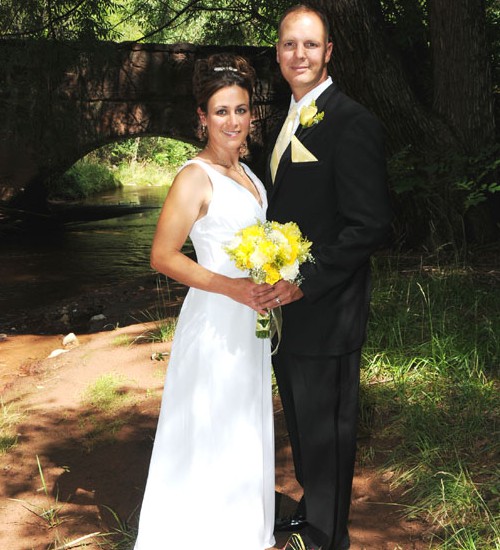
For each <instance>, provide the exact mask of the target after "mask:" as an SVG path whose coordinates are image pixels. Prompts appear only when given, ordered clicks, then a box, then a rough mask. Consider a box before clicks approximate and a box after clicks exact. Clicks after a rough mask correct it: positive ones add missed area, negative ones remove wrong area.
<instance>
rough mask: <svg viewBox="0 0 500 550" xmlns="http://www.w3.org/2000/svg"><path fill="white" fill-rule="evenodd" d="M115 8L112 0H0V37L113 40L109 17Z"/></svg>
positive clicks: (114, 34)
mask: <svg viewBox="0 0 500 550" xmlns="http://www.w3.org/2000/svg"><path fill="white" fill-rule="evenodd" d="M119 7H120V4H119V3H118V2H116V1H114V0H105V1H102V0H85V1H83V2H82V1H81V0H52V1H50V2H48V1H47V0H23V2H19V1H18V0H2V3H1V4H0V28H1V34H0V38H26V37H30V38H48V39H51V40H75V39H76V40H83V41H85V40H89V41H92V40H99V39H113V38H116V37H117V34H116V32H115V30H114V29H113V27H112V25H111V23H110V19H109V18H110V16H111V15H112V14H113V13H114V12H115V11H116V10H117V9H119Z"/></svg>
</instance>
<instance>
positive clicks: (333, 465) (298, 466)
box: [273, 350, 361, 550]
mask: <svg viewBox="0 0 500 550" xmlns="http://www.w3.org/2000/svg"><path fill="white" fill-rule="evenodd" d="M360 358H361V350H356V351H354V352H352V353H349V354H347V355H341V356H326V357H325V356H317V357H316V356H304V355H297V354H294V353H287V352H286V351H280V352H279V353H278V354H277V356H275V357H274V358H273V359H274V360H273V365H274V371H275V374H276V381H277V383H278V387H279V390H280V395H281V400H282V403H283V409H284V413H285V419H286V422H287V428H288V432H289V435H290V442H291V445H292V452H293V460H294V466H295V473H296V477H297V481H298V482H299V483H300V484H301V485H302V487H303V489H304V498H305V507H306V515H307V521H308V523H309V528H308V529H309V533H308V534H309V536H310V537H311V538H312V540H313V541H314V542H315V543H316V544H318V545H321V546H322V547H323V549H324V550H345V549H346V548H349V535H348V530H347V521H348V517H349V507H350V503H351V489H352V479H353V475H354V460H355V457H356V427H357V416H358V394H359V366H360Z"/></svg>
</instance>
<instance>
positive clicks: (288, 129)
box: [271, 106, 297, 183]
mask: <svg viewBox="0 0 500 550" xmlns="http://www.w3.org/2000/svg"><path fill="white" fill-rule="evenodd" d="M296 117H297V107H295V106H293V107H292V108H291V109H290V112H289V113H288V116H287V117H286V119H285V122H284V123H283V126H282V128H281V131H280V133H279V135H278V139H277V140H276V144H275V146H274V149H273V153H272V155H271V178H272V181H273V183H274V178H275V177H276V172H277V171H278V165H279V163H280V159H281V156H282V155H283V153H284V152H285V149H286V148H287V147H288V144H289V143H290V140H291V139H292V132H293V126H294V123H295V119H296Z"/></svg>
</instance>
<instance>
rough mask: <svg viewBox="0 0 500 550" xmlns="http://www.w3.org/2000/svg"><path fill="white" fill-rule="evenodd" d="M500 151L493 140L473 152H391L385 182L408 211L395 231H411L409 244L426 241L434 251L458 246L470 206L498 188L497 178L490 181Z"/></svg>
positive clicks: (499, 162)
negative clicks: (401, 225) (424, 223)
mask: <svg viewBox="0 0 500 550" xmlns="http://www.w3.org/2000/svg"><path fill="white" fill-rule="evenodd" d="M499 152H500V146H499V145H495V146H493V147H490V148H487V149H484V150H483V151H482V152H481V154H479V155H477V156H474V157H469V156H465V155H460V154H458V153H456V152H450V153H448V154H447V155H446V156H443V155H440V156H437V155H434V154H432V153H428V154H427V155H425V156H424V154H422V153H417V152H416V151H415V150H414V149H413V148H411V147H407V148H406V149H404V150H402V151H400V152H398V153H397V154H395V155H393V156H392V157H391V158H390V159H389V161H388V171H389V185H390V187H391V189H392V190H393V191H394V193H395V194H396V201H397V202H398V204H399V205H400V207H401V209H402V211H404V212H405V214H406V216H405V219H404V220H399V222H400V223H402V224H404V227H399V228H398V231H397V232H398V234H399V235H403V238H407V237H408V235H410V238H409V242H410V243H411V242H412V240H413V241H415V242H420V243H421V242H424V243H425V245H426V246H427V248H429V249H432V250H437V249H439V248H440V247H442V246H444V245H451V246H452V247H453V248H455V249H456V250H458V249H460V248H461V246H462V245H463V243H464V241H465V231H466V228H467V221H468V220H469V217H468V216H469V214H470V213H471V211H472V209H474V208H475V207H477V206H479V205H481V204H482V203H484V202H485V201H486V200H487V198H488V197H489V196H491V195H492V194H494V193H497V192H499V191H500V182H498V181H494V179H495V176H496V175H497V173H498V168H499V166H500V159H499V155H498V154H499ZM422 220H425V221H426V224H427V227H426V228H424V227H423V224H422ZM415 232H416V233H415ZM425 233H427V236H426V235H425ZM415 234H416V235H417V237H416V238H414V239H412V238H411V235H415Z"/></svg>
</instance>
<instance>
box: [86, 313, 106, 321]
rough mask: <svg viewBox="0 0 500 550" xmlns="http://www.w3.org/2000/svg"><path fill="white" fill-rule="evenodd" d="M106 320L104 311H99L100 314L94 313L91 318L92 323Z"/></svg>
mask: <svg viewBox="0 0 500 550" xmlns="http://www.w3.org/2000/svg"><path fill="white" fill-rule="evenodd" d="M105 320H106V315H103V314H102V313H99V315H94V316H93V317H91V318H90V322H91V323H95V322H97V321H105Z"/></svg>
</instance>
